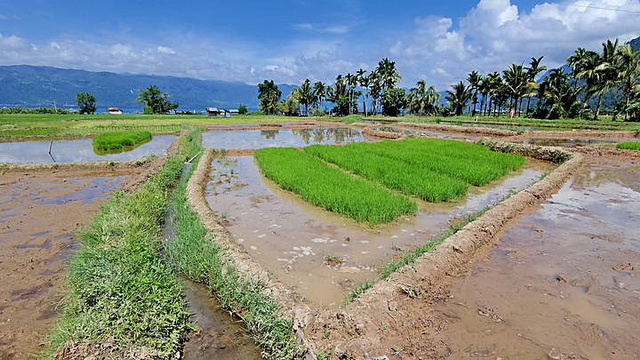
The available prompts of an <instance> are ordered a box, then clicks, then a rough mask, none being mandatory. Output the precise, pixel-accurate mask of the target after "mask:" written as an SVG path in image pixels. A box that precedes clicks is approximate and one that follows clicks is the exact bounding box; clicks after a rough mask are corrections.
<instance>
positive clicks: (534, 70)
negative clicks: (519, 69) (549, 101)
mask: <svg viewBox="0 0 640 360" xmlns="http://www.w3.org/2000/svg"><path fill="white" fill-rule="evenodd" d="M543 58H544V56H540V57H539V58H537V59H536V58H533V57H532V58H531V62H530V63H529V67H528V68H527V78H528V86H529V94H527V98H528V99H527V110H526V111H525V114H529V107H530V106H531V97H532V96H535V95H536V93H535V92H534V90H536V89H537V88H538V83H537V82H536V77H537V76H538V74H540V73H541V72H543V71H545V70H547V67H546V66H544V65H543V66H540V63H541V62H542V59H543Z"/></svg>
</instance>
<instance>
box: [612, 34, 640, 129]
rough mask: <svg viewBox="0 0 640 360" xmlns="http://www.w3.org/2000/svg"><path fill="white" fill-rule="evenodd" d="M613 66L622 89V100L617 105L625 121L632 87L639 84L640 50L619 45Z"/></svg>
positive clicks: (632, 90) (632, 92) (632, 93)
mask: <svg viewBox="0 0 640 360" xmlns="http://www.w3.org/2000/svg"><path fill="white" fill-rule="evenodd" d="M615 68H616V72H617V73H618V82H619V83H620V90H621V91H622V101H621V102H620V104H619V106H618V107H619V110H620V111H621V112H623V113H624V120H625V121H626V120H628V118H629V110H630V109H629V104H630V103H631V101H632V98H633V95H634V88H635V87H637V86H638V85H640V51H634V50H633V48H632V47H631V46H630V45H622V46H620V47H619V48H618V56H617V57H616V63H615Z"/></svg>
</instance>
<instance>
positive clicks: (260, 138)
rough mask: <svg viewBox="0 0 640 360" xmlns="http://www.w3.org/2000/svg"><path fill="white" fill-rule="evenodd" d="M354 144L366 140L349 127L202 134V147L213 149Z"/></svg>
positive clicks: (358, 132) (357, 131)
mask: <svg viewBox="0 0 640 360" xmlns="http://www.w3.org/2000/svg"><path fill="white" fill-rule="evenodd" d="M357 141H367V139H366V138H365V137H364V136H363V135H362V133H361V132H360V131H359V130H356V129H352V128H322V129H268V130H244V131H215V132H205V133H203V134H202V145H203V146H204V147H206V148H214V149H260V148H266V147H287V146H306V145H311V144H348V143H352V142H357Z"/></svg>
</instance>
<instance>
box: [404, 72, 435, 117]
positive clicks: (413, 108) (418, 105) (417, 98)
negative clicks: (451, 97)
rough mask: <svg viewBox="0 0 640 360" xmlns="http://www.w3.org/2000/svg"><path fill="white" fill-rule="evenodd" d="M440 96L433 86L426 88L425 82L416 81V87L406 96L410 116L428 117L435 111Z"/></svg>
mask: <svg viewBox="0 0 640 360" xmlns="http://www.w3.org/2000/svg"><path fill="white" fill-rule="evenodd" d="M439 101H440V94H439V93H438V90H437V89H436V88H435V86H433V85H431V86H429V88H427V82H426V81H424V80H418V82H417V83H416V87H414V88H412V89H411V90H409V94H407V106H408V107H409V111H410V112H411V113H412V114H419V115H429V114H434V113H435V112H436V110H437V106H438V102H439Z"/></svg>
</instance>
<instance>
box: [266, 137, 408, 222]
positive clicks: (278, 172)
mask: <svg viewBox="0 0 640 360" xmlns="http://www.w3.org/2000/svg"><path fill="white" fill-rule="evenodd" d="M255 158H256V160H257V162H258V165H259V167H260V170H261V171H262V173H263V174H264V175H265V176H266V177H267V178H269V179H271V180H273V181H274V182H276V183H277V184H278V185H279V186H280V187H281V188H283V189H285V190H289V191H293V192H295V193H296V194H298V195H300V196H301V197H302V198H303V199H304V200H306V201H308V202H310V203H312V204H314V205H316V206H319V207H321V208H324V209H326V210H329V211H332V212H335V213H338V214H341V215H344V216H348V217H350V218H352V219H354V220H356V221H358V222H363V223H368V224H369V225H371V226H374V225H377V224H380V223H387V222H391V221H393V220H394V219H396V218H398V217H399V216H401V215H404V214H413V213H415V212H416V211H417V205H416V203H415V202H413V201H411V200H409V199H408V198H406V197H404V196H402V195H398V194H393V193H391V192H390V191H389V190H387V189H385V188H383V187H381V186H378V185H376V184H374V183H371V182H368V181H365V180H362V179H358V178H355V177H353V176H351V175H349V174H347V173H344V172H343V171H341V170H339V169H336V168H333V167H330V166H328V165H327V164H326V163H325V162H323V161H322V160H320V159H318V158H316V157H314V156H312V155H310V154H308V153H306V152H303V151H300V150H297V149H294V148H270V149H261V150H258V151H256V153H255Z"/></svg>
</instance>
